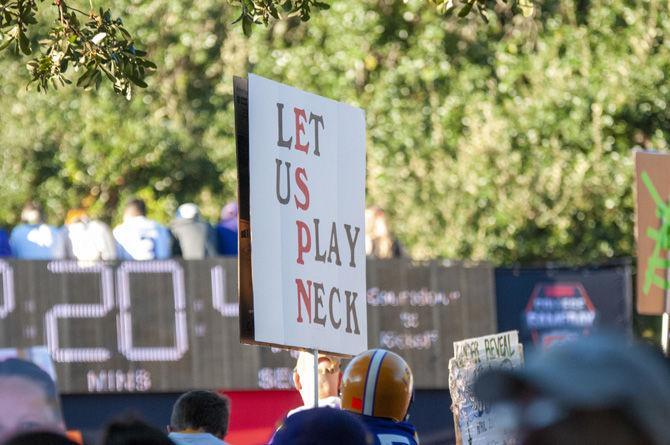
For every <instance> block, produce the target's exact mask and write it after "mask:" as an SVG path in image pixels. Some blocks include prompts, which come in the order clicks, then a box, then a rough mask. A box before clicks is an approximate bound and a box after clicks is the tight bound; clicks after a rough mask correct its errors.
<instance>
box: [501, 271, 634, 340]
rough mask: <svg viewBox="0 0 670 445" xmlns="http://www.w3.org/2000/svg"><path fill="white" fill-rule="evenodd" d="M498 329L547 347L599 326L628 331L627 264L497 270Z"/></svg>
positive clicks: (630, 292) (629, 281)
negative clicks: (511, 332)
mask: <svg viewBox="0 0 670 445" xmlns="http://www.w3.org/2000/svg"><path fill="white" fill-rule="evenodd" d="M495 277H496V281H495V287H496V300H497V312H498V328H499V329H500V330H518V331H519V338H520V339H521V341H522V342H523V343H524V344H526V345H530V344H533V345H538V346H550V345H551V344H552V343H554V342H559V341H563V340H566V339H569V338H573V337H576V336H582V335H589V334H590V333H592V332H594V331H596V330H598V329H606V330H619V331H626V332H629V331H630V329H631V327H632V323H631V320H632V300H633V298H632V295H633V289H632V274H631V267H630V266H629V265H627V264H622V265H614V266H603V267H582V268H574V269H573V268H513V269H508V268H498V269H496V271H495Z"/></svg>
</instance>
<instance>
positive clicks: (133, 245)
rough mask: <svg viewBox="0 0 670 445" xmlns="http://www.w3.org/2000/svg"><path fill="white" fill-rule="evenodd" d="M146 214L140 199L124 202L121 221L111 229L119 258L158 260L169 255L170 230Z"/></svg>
mask: <svg viewBox="0 0 670 445" xmlns="http://www.w3.org/2000/svg"><path fill="white" fill-rule="evenodd" d="M146 214H147V208H146V204H144V201H142V200H141V199H131V200H130V201H128V203H127V204H126V207H125V210H124V212H123V222H122V223H121V224H120V225H118V226H116V227H115V228H114V231H113V234H114V239H115V240H116V247H117V256H118V258H119V259H122V260H160V259H165V258H169V257H170V253H171V250H170V249H171V246H172V240H171V237H170V232H169V231H168V229H167V228H165V227H164V226H162V225H160V224H158V223H157V222H156V221H153V220H151V219H149V218H147V217H146Z"/></svg>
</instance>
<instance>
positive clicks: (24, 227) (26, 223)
mask: <svg viewBox="0 0 670 445" xmlns="http://www.w3.org/2000/svg"><path fill="white" fill-rule="evenodd" d="M21 223H22V224H20V225H18V226H16V227H14V230H12V234H11V236H10V238H9V245H10V247H11V249H12V254H13V255H14V256H15V257H17V258H19V259H22V260H54V259H61V258H65V243H64V240H63V236H62V234H61V233H60V230H58V229H57V228H56V227H54V226H50V225H48V224H45V223H44V221H43V214H42V209H40V207H39V206H38V205H37V204H35V203H34V202H29V203H27V204H26V205H25V206H24V207H23V210H22V211H21Z"/></svg>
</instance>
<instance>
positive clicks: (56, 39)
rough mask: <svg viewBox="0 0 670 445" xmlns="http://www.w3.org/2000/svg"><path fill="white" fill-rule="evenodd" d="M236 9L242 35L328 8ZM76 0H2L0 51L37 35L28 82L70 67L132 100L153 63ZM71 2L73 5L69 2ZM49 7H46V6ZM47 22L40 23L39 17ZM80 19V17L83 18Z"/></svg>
mask: <svg viewBox="0 0 670 445" xmlns="http://www.w3.org/2000/svg"><path fill="white" fill-rule="evenodd" d="M221 1H227V2H228V3H229V4H230V5H232V6H234V7H235V8H236V9H237V10H238V11H239V16H238V17H237V18H236V19H235V20H234V22H233V23H238V22H239V23H240V24H241V26H242V30H243V32H244V34H245V35H247V36H248V35H250V34H251V30H252V26H253V25H259V24H262V25H265V26H267V25H269V24H270V23H272V22H273V21H274V20H279V19H281V18H284V17H300V19H301V20H302V21H308V20H309V19H310V17H311V14H312V11H313V10H314V9H329V8H330V5H329V4H328V3H324V2H322V1H319V0H221ZM430 1H431V3H433V4H434V6H435V7H436V8H437V10H438V11H440V12H441V13H443V14H444V15H445V16H447V17H448V16H451V15H452V14H456V15H457V16H458V17H461V18H462V17H467V16H469V15H471V14H479V16H480V17H481V18H482V19H484V20H485V21H488V16H489V14H490V13H491V12H492V11H493V13H498V14H511V15H514V14H522V15H524V16H529V15H531V14H532V11H533V4H532V2H531V0H501V2H500V3H497V2H495V1H491V0H430ZM79 3H83V1H82V2H77V1H76V0H53V3H51V2H47V3H46V6H45V2H44V0H0V51H2V50H5V49H7V48H9V47H10V45H12V44H13V46H14V48H15V50H16V53H20V54H24V55H26V56H29V55H32V54H33V49H34V47H35V45H34V44H33V42H32V41H31V40H35V38H36V36H37V39H38V42H39V45H37V46H38V48H39V49H38V54H37V55H36V56H35V57H34V58H33V59H32V60H30V61H29V62H28V63H27V65H26V66H27V68H28V71H29V74H30V78H31V79H30V82H29V85H31V84H36V85H37V90H38V91H47V90H48V89H49V87H50V85H51V86H52V87H54V88H58V87H59V86H65V85H69V84H71V83H72V80H71V79H70V75H69V74H68V68H69V67H72V68H73V69H74V71H76V72H77V73H78V74H77V76H78V79H77V81H76V85H77V86H78V87H82V88H84V89H89V88H93V87H95V88H96V89H97V88H99V87H100V84H101V83H102V81H103V79H109V81H110V82H111V83H112V84H113V87H114V91H115V92H116V93H119V94H122V95H124V96H125V97H126V98H127V99H129V100H130V98H131V97H132V86H133V85H135V86H138V87H141V88H146V86H147V83H146V77H147V76H148V75H150V74H151V73H152V72H153V71H154V70H155V69H156V65H155V64H154V63H153V62H152V61H150V60H148V59H147V58H146V57H145V56H146V52H145V51H144V50H142V49H140V48H138V47H137V46H136V45H137V42H136V38H135V37H133V35H131V33H130V32H129V31H128V29H127V28H126V27H125V26H124V23H123V19H122V18H121V17H116V18H115V17H113V16H112V11H111V10H110V9H106V10H105V9H103V8H100V9H99V10H96V9H95V8H94V7H93V0H89V1H88V5H86V6H82V5H80V4H79ZM73 5H74V6H73ZM47 9H48V10H47ZM39 19H42V21H43V22H46V23H49V25H48V26H47V27H46V28H44V27H42V26H39V25H40V20H39ZM82 20H84V22H82Z"/></svg>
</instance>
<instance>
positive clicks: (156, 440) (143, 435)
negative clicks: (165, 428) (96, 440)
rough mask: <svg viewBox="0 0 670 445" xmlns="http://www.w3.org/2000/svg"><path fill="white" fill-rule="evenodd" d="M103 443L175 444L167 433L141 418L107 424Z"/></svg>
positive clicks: (121, 444) (126, 444)
mask: <svg viewBox="0 0 670 445" xmlns="http://www.w3.org/2000/svg"><path fill="white" fill-rule="evenodd" d="M102 444H103V445H174V443H173V442H172V441H171V440H170V439H168V437H167V435H166V434H165V433H163V432H162V431H161V430H159V429H158V428H154V427H153V426H151V425H148V424H146V423H144V422H142V421H140V420H126V421H116V422H112V423H110V424H109V425H107V428H106V430H105V436H104V438H103V441H102Z"/></svg>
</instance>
